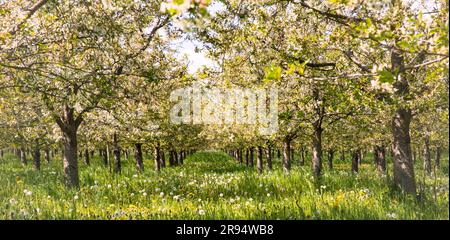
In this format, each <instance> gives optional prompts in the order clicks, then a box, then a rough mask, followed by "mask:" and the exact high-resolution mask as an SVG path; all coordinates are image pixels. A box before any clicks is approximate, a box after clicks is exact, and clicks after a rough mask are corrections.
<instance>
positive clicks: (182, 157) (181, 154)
mask: <svg viewBox="0 0 450 240" xmlns="http://www.w3.org/2000/svg"><path fill="white" fill-rule="evenodd" d="M179 155H180V156H179V158H180V164H181V165H183V163H184V153H183V151H180V154H179Z"/></svg>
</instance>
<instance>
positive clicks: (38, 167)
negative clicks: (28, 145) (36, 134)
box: [33, 139, 41, 171]
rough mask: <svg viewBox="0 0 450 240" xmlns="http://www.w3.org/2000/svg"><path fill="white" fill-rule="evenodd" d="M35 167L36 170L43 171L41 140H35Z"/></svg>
mask: <svg viewBox="0 0 450 240" xmlns="http://www.w3.org/2000/svg"><path fill="white" fill-rule="evenodd" d="M33 167H34V170H37V171H39V170H41V151H40V149H39V140H38V139H36V140H35V146H34V150H33Z"/></svg>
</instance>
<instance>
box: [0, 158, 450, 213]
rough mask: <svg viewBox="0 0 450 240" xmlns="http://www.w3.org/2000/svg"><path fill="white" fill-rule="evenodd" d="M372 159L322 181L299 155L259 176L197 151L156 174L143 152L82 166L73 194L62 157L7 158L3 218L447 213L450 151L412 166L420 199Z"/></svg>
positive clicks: (2, 166)
mask: <svg viewBox="0 0 450 240" xmlns="http://www.w3.org/2000/svg"><path fill="white" fill-rule="evenodd" d="M370 157H371V156H367V157H366V160H365V162H363V164H362V166H361V169H360V173H358V174H352V173H351V172H350V162H349V161H348V160H347V161H345V162H340V161H337V160H335V169H334V170H332V171H329V170H327V169H326V166H325V165H326V164H324V168H325V170H324V174H323V177H322V178H321V179H319V180H314V179H313V176H312V174H311V169H310V159H308V161H307V164H306V166H303V167H301V166H298V162H297V161H295V162H294V166H293V169H292V171H291V172H290V174H285V173H284V172H283V171H282V169H280V167H279V166H280V162H279V160H278V159H275V161H274V165H275V169H274V170H273V171H271V172H268V171H265V173H264V174H261V175H258V174H257V173H256V169H254V168H248V167H245V166H240V165H239V164H237V163H236V161H235V160H234V159H232V158H230V157H229V156H228V155H226V154H225V153H222V152H199V153H196V154H194V155H192V156H189V157H188V158H187V159H186V160H185V164H184V165H183V166H179V167H173V168H172V167H168V168H166V169H163V170H162V171H161V172H159V173H157V172H155V171H153V170H152V169H151V167H153V162H152V160H151V159H150V158H149V157H148V156H147V158H146V160H145V166H146V169H145V172H144V173H142V174H137V173H136V170H135V165H134V161H133V159H132V158H130V159H127V160H124V161H123V171H122V174H113V173H111V172H110V169H109V168H107V167H104V166H102V164H101V160H100V159H98V158H97V157H95V158H94V159H93V160H92V161H91V162H92V164H91V166H85V165H84V164H82V163H80V180H81V187H80V189H79V190H70V189H67V188H66V187H65V186H64V184H63V176H62V162H61V160H60V159H59V160H56V159H55V160H54V161H52V162H51V163H50V164H45V163H43V166H42V170H41V171H40V172H37V171H34V170H33V169H32V166H31V164H29V165H28V166H25V167H23V166H22V165H21V164H20V162H19V160H18V159H17V158H16V157H15V156H14V155H11V154H7V155H5V157H4V158H3V159H1V160H0V219H447V220H448V219H449V195H448V193H449V191H448V187H449V177H448V154H446V155H445V156H444V159H443V160H442V165H443V166H442V169H440V170H439V171H437V173H436V174H435V175H432V176H424V174H422V172H423V170H422V168H421V166H420V164H419V163H417V166H416V174H417V182H418V186H419V187H418V188H419V189H420V191H421V192H422V194H421V196H422V197H421V198H420V200H417V199H416V198H413V197H410V196H405V195H404V194H402V193H401V192H399V191H398V190H396V189H395V188H394V187H393V185H392V180H391V179H392V176H391V175H392V174H391V173H389V172H388V174H387V176H381V175H379V174H377V173H376V171H375V169H374V167H373V166H372V165H373V164H371V160H370ZM297 159H298V156H297ZM347 159H348V158H347ZM391 167H392V166H391V165H390V169H391Z"/></svg>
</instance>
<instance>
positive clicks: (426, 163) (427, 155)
mask: <svg viewBox="0 0 450 240" xmlns="http://www.w3.org/2000/svg"><path fill="white" fill-rule="evenodd" d="M423 157H424V158H423V169H424V170H425V172H426V173H427V174H431V150H430V137H429V136H426V137H425V148H424V156H423Z"/></svg>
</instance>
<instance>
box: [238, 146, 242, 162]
mask: <svg viewBox="0 0 450 240" xmlns="http://www.w3.org/2000/svg"><path fill="white" fill-rule="evenodd" d="M237 155H238V162H239V164H240V165H242V148H239V150H238V152H237Z"/></svg>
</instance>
